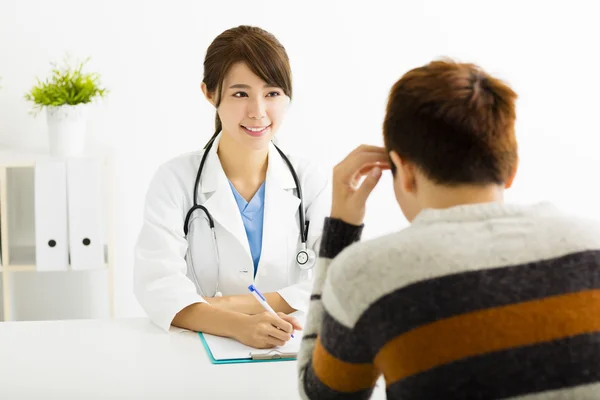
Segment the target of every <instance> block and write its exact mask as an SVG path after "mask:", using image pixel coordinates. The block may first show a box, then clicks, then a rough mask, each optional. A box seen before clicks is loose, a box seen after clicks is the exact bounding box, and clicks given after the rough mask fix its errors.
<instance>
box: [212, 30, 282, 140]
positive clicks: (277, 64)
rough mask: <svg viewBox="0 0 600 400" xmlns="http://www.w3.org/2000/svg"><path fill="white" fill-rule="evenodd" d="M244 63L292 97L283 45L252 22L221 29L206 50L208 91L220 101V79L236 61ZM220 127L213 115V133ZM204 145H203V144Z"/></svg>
mask: <svg viewBox="0 0 600 400" xmlns="http://www.w3.org/2000/svg"><path fill="white" fill-rule="evenodd" d="M239 62H243V63H245V64H246V65H247V66H248V68H250V70H251V71H252V72H253V73H254V74H256V75H257V76H258V77H259V78H261V79H262V80H263V81H265V82H266V83H267V84H270V85H274V86H276V87H279V88H281V89H282V90H283V92H284V93H285V94H286V95H287V96H288V97H289V98H290V99H291V98H292V71H291V68H290V61H289V58H288V55H287V53H286V51H285V48H284V47H283V46H282V45H281V43H279V41H278V40H277V38H275V36H273V35H272V34H271V33H269V32H267V31H265V30H263V29H261V28H258V27H254V26H247V25H241V26H238V27H235V28H231V29H228V30H226V31H225V32H223V33H221V34H220V35H219V36H217V37H216V38H215V40H213V42H212V43H211V44H210V46H208V49H207V50H206V57H205V58H204V78H203V79H202V81H203V82H204V84H205V85H206V88H207V90H208V91H209V92H211V93H215V94H216V102H215V103H216V106H217V107H218V106H219V104H220V103H221V93H222V88H223V80H224V79H225V76H226V75H227V73H228V72H229V69H230V68H231V67H232V66H233V65H234V64H236V63H239ZM220 131H221V120H220V119H219V114H218V113H216V115H215V133H214V135H213V136H212V138H211V140H212V139H213V138H214V137H215V136H217V135H218V134H219V132H220ZM205 148H206V146H205Z"/></svg>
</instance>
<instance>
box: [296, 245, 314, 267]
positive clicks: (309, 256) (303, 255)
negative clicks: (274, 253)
mask: <svg viewBox="0 0 600 400" xmlns="http://www.w3.org/2000/svg"><path fill="white" fill-rule="evenodd" d="M316 260H317V256H316V254H315V252H314V251H313V250H312V249H307V248H306V245H303V246H302V249H301V250H300V251H299V252H298V253H297V254H296V264H298V267H299V268H300V269H302V270H307V269H311V268H313V267H314V266H315V263H316Z"/></svg>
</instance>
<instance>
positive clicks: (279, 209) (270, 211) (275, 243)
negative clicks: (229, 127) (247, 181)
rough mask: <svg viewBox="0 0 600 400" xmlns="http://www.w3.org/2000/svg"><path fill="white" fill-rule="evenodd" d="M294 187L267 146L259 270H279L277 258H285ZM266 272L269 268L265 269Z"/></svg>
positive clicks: (295, 206)
mask: <svg viewBox="0 0 600 400" xmlns="http://www.w3.org/2000/svg"><path fill="white" fill-rule="evenodd" d="M295 188H296V184H295V182H294V179H293V177H292V174H291V172H290V170H289V168H288V166H287V164H286V163H285V161H284V160H283V158H281V155H280V154H279V153H278V152H277V150H276V149H275V146H274V145H273V144H272V143H271V144H270V147H269V166H268V168H267V180H266V185H265V211H264V222H263V240H262V251H261V257H260V262H259V267H258V269H259V274H260V270H261V268H264V267H265V266H270V265H272V264H273V265H274V266H275V267H283V266H282V265H281V263H282V262H285V263H286V264H287V260H282V259H281V254H284V255H286V254H287V253H286V248H287V235H288V233H289V232H290V230H293V229H294V225H295V224H297V222H296V221H297V215H296V213H297V212H298V206H299V205H300V199H299V198H298V197H296V195H295V194H294V189H295ZM284 257H285V256H284ZM269 268H270V267H269Z"/></svg>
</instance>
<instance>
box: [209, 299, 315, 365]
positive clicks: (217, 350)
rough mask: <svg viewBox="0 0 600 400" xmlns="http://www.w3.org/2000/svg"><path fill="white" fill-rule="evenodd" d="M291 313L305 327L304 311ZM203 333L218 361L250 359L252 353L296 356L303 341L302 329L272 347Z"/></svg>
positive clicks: (255, 354)
mask: <svg viewBox="0 0 600 400" xmlns="http://www.w3.org/2000/svg"><path fill="white" fill-rule="evenodd" d="M291 315H292V316H293V317H296V319H297V320H298V321H299V322H300V324H301V325H302V326H303V327H304V324H305V321H306V317H305V315H304V313H303V312H301V311H296V312H295V313H293V314H291ZM202 335H203V336H204V340H206V344H207V345H208V347H209V348H210V352H211V353H212V355H213V358H214V359H215V360H217V361H223V360H234V359H244V358H247V359H250V358H252V355H254V356H257V355H268V354H274V353H280V354H294V356H296V355H297V354H298V352H299V351H300V343H301V342H302V331H295V332H294V337H293V338H292V339H290V340H289V341H288V342H287V343H286V344H285V345H283V346H279V347H275V348H272V349H256V348H254V347H250V346H246V345H245V344H242V343H240V342H238V341H237V340H235V339H231V338H225V337H221V336H215V335H209V334H206V333H203V334H202Z"/></svg>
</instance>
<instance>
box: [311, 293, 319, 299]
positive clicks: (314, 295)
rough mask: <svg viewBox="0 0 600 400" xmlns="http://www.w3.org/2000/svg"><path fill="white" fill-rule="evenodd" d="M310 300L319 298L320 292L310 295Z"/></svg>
mask: <svg viewBox="0 0 600 400" xmlns="http://www.w3.org/2000/svg"><path fill="white" fill-rule="evenodd" d="M310 299H311V300H321V295H320V294H313V295H311V296H310Z"/></svg>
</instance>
